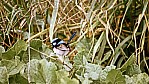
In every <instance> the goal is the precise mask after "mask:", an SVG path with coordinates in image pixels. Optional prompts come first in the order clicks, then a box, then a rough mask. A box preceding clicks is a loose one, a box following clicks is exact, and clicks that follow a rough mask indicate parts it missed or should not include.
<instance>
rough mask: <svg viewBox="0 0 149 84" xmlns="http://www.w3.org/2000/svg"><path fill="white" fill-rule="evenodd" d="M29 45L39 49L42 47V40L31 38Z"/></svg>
mask: <svg viewBox="0 0 149 84" xmlns="http://www.w3.org/2000/svg"><path fill="white" fill-rule="evenodd" d="M30 47H32V48H34V49H39V48H41V47H42V41H41V40H39V39H33V40H31V42H30Z"/></svg>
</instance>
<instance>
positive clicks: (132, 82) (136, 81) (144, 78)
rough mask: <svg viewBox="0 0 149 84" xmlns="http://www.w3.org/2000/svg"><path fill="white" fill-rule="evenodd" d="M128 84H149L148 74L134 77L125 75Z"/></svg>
mask: <svg viewBox="0 0 149 84" xmlns="http://www.w3.org/2000/svg"><path fill="white" fill-rule="evenodd" d="M125 80H126V84H149V76H148V75H147V74H146V73H140V74H135V75H133V76H132V77H129V76H128V75H125Z"/></svg>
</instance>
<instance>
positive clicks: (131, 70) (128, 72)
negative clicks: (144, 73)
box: [125, 64, 141, 76]
mask: <svg viewBox="0 0 149 84" xmlns="http://www.w3.org/2000/svg"><path fill="white" fill-rule="evenodd" d="M139 73H141V70H140V68H139V66H138V65H136V64H133V65H129V66H128V67H127V69H126V72H125V74H126V75H129V76H133V75H134V74H139Z"/></svg>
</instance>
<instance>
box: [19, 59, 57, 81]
mask: <svg viewBox="0 0 149 84" xmlns="http://www.w3.org/2000/svg"><path fill="white" fill-rule="evenodd" d="M28 66H29V63H28V64H27V66H26V67H24V68H23V69H22V71H21V74H22V75H23V77H25V78H27V74H28V73H27V71H28ZM29 69H30V77H31V82H35V83H37V84H53V83H56V81H57V77H56V72H55V71H56V70H57V67H56V66H55V64H54V63H52V62H48V61H47V60H46V59H42V60H37V59H32V60H31V61H30V68H29Z"/></svg>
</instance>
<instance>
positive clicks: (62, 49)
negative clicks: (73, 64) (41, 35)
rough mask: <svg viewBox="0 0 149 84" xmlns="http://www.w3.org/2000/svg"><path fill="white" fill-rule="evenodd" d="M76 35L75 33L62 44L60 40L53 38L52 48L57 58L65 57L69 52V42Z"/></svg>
mask: <svg viewBox="0 0 149 84" xmlns="http://www.w3.org/2000/svg"><path fill="white" fill-rule="evenodd" d="M75 35H76V32H74V33H73V34H72V36H71V37H70V39H69V40H68V41H67V43H66V42H64V41H63V40H62V39H59V38H55V39H53V40H52V48H53V51H54V53H55V54H56V55H58V56H66V55H68V53H69V52H70V46H69V44H70V41H71V40H72V39H73V38H74V36H75Z"/></svg>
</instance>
